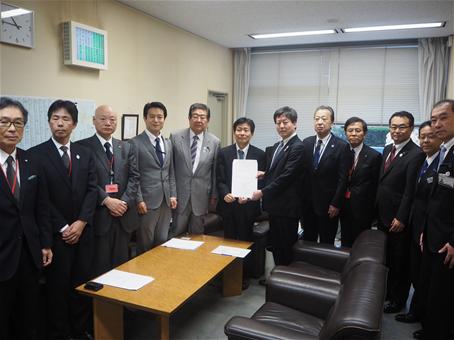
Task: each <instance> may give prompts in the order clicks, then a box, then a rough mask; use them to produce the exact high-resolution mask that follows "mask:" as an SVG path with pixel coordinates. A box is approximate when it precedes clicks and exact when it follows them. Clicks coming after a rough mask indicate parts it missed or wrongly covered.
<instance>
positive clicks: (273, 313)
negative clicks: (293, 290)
mask: <svg viewBox="0 0 454 340" xmlns="http://www.w3.org/2000/svg"><path fill="white" fill-rule="evenodd" d="M252 319H254V320H257V321H260V322H264V323H266V324H269V325H274V326H276V327H282V328H285V329H291V330H293V331H297V332H300V333H303V334H308V335H312V336H318V334H319V333H320V330H321V329H322V327H323V323H324V321H323V319H319V318H317V317H315V316H312V315H309V314H305V313H301V312H298V311H296V310H294V309H292V308H288V307H285V306H282V305H279V304H277V303H273V302H267V303H265V304H264V305H263V306H262V307H261V308H260V309H259V310H258V311H257V312H255V314H254V315H253V316H252Z"/></svg>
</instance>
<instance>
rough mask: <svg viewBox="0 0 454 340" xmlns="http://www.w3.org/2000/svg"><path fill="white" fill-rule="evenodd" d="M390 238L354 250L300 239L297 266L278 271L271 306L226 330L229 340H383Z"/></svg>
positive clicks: (374, 236) (372, 237) (270, 286)
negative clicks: (383, 312) (383, 316)
mask: <svg viewBox="0 0 454 340" xmlns="http://www.w3.org/2000/svg"><path fill="white" fill-rule="evenodd" d="M385 246H386V235H385V234H384V233H382V232H381V231H377V230H368V231H365V232H363V233H362V234H361V235H360V236H359V237H358V238H357V240H356V241H355V243H354V244H353V247H352V248H351V249H350V248H335V247H334V246H329V245H323V244H317V243H314V242H306V241H298V242H297V243H296V244H295V246H294V247H293V250H294V254H295V260H296V261H295V262H294V263H292V264H291V265H290V266H278V267H276V268H274V270H273V271H272V273H271V276H270V278H269V279H268V281H267V289H266V303H265V304H264V305H263V306H262V307H261V308H260V309H259V310H258V311H257V312H256V313H255V314H254V315H253V316H252V317H251V318H244V317H234V318H232V319H231V320H230V321H229V322H228V323H227V324H226V326H225V333H226V335H227V336H228V337H229V339H378V338H379V336H380V331H381V319H382V310H383V303H384V299H385V295H386V278H387V268H386V267H385V266H384V263H385V259H386V256H385Z"/></svg>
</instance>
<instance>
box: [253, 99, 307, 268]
mask: <svg viewBox="0 0 454 340" xmlns="http://www.w3.org/2000/svg"><path fill="white" fill-rule="evenodd" d="M273 119H274V123H275V125H276V131H277V133H278V134H279V136H280V137H281V140H280V141H279V142H278V143H276V144H274V145H273V146H271V147H268V148H266V171H265V172H262V171H259V177H262V176H263V178H264V187H263V188H262V189H261V190H257V191H255V192H254V193H253V196H252V199H253V200H259V199H263V209H264V210H265V211H266V212H268V214H269V221H270V238H271V246H272V248H273V257H274V262H275V264H276V265H288V264H289V263H290V262H291V261H292V257H293V256H292V246H293V244H294V243H295V242H296V241H297V239H298V221H299V218H300V217H301V194H300V192H299V189H300V180H301V176H302V163H301V162H302V157H301V156H302V154H303V144H302V142H301V140H300V139H299V138H298V136H297V134H296V124H297V120H298V114H297V113H296V111H295V110H294V109H292V108H291V107H288V106H284V107H281V108H279V109H277V110H276V112H275V113H274V116H273Z"/></svg>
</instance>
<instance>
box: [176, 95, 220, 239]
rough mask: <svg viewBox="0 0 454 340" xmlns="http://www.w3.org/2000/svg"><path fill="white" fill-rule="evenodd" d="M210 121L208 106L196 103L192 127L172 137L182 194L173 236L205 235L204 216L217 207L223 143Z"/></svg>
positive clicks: (193, 106)
mask: <svg viewBox="0 0 454 340" xmlns="http://www.w3.org/2000/svg"><path fill="white" fill-rule="evenodd" d="M209 121H210V109H209V108H208V107H207V106H206V105H205V104H199V103H196V104H192V105H191V107H190V108H189V128H187V129H183V130H180V131H177V132H175V133H173V134H172V135H171V136H170V139H171V140H172V145H173V150H174V160H175V178H176V182H177V193H178V207H177V209H176V211H175V214H174V218H173V223H172V235H173V236H176V235H179V234H181V233H184V232H186V231H189V232H190V233H191V234H202V233H203V224H204V223H203V220H204V216H205V215H206V214H207V213H208V210H209V209H210V208H211V209H214V208H215V206H216V197H217V190H216V160H217V154H218V150H219V147H220V142H219V139H218V138H217V137H216V136H214V135H213V134H211V133H209V132H207V131H206V129H207V127H208V123H209Z"/></svg>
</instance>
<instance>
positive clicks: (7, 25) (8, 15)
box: [0, 3, 35, 48]
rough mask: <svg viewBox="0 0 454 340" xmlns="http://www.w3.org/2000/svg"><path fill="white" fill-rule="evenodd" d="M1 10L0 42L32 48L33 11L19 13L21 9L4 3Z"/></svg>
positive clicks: (33, 38)
mask: <svg viewBox="0 0 454 340" xmlns="http://www.w3.org/2000/svg"><path fill="white" fill-rule="evenodd" d="M1 10H2V19H1V26H0V29H1V31H0V41H2V42H5V43H9V44H14V45H20V46H25V47H30V48H31V47H34V43H35V41H34V40H35V37H34V26H35V25H34V13H33V11H29V10H25V11H24V10H23V11H19V10H21V8H18V7H16V6H12V5H8V4H5V3H2V4H1ZM13 11H15V12H13ZM24 12H25V13H24Z"/></svg>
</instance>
